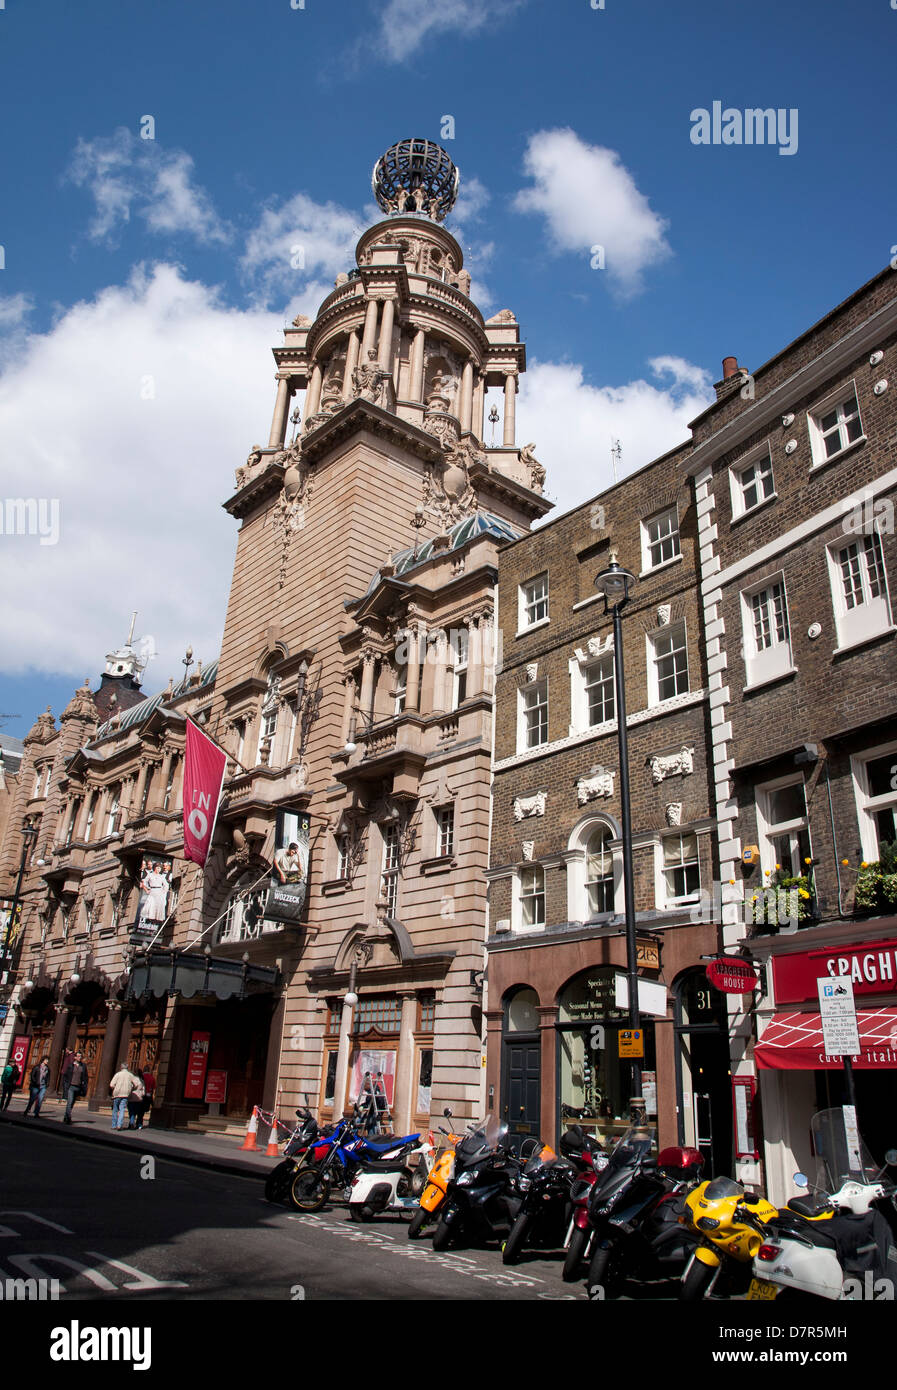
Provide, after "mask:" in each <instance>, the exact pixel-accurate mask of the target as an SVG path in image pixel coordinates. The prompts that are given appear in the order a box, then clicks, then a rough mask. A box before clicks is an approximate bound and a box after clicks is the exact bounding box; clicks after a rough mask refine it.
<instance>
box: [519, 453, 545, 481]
mask: <svg viewBox="0 0 897 1390" xmlns="http://www.w3.org/2000/svg"><path fill="white" fill-rule="evenodd" d="M535 447H536V446H535V444H524V446H523V448H522V449H521V450H520V462H521V463H522V464H523V466H524V468H528V469H529V480H530V483H529V485H530V487H531V488H532V490H533V492H541V491H542V488H543V486H544V484H545V479H546V477H547V474H546V472H545V469H544V468H543V467H542V465H541V463H540V462H539V460H538V459H537V458H536V455H535V453H534V450H535Z"/></svg>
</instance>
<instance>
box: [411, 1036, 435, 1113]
mask: <svg viewBox="0 0 897 1390" xmlns="http://www.w3.org/2000/svg"><path fill="white" fill-rule="evenodd" d="M432 1096H433V1049H432V1047H421V1048H419V1049H418V1053H417V1097H416V1100H415V1114H417V1115H429V1113H430V1105H431V1103H432Z"/></svg>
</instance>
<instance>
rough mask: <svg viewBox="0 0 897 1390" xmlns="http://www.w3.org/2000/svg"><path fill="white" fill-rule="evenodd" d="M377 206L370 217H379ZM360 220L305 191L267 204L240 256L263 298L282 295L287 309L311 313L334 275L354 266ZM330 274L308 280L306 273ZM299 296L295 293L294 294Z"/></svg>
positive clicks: (327, 288)
mask: <svg viewBox="0 0 897 1390" xmlns="http://www.w3.org/2000/svg"><path fill="white" fill-rule="evenodd" d="M382 215H383V214H382V213H380V212H379V210H378V211H377V214H376V217H375V218H374V219H373V220H375V221H378V220H379V219H380V218H381V217H382ZM365 225H367V224H365V223H363V222H362V221H361V219H360V217H359V215H358V214H357V213H354V212H351V211H349V210H348V209H347V208H343V207H340V206H339V205H338V204H337V203H316V202H315V201H314V199H312V198H309V197H308V196H307V194H305V193H297V194H296V195H295V197H293V198H290V199H289V200H288V201H287V202H285V203H282V204H281V205H280V206H279V207H278V206H270V207H267V208H266V209H265V210H264V212H263V213H262V215H261V217H260V219H259V221H258V223H257V224H256V226H255V227H253V229H252V230H251V231H250V232H249V234H248V236H247V238H246V246H245V250H244V253H243V256H242V258H241V261H240V266H241V269H242V270H243V273H244V275H245V276H246V277H247V279H248V280H249V281H250V283H252V284H253V285H254V287H255V289H256V291H257V294H258V296H259V300H260V302H262V303H266V304H267V303H269V302H270V301H271V300H272V298H274V297H275V296H279V297H281V298H282V297H283V296H286V297H288V298H290V300H291V308H292V310H293V312H294V313H295V312H296V307H297V306H298V307H299V308H301V310H302V312H303V313H313V312H314V311H315V310H316V309H317V307H318V305H319V304H320V302H321V300H322V299H323V298H324V297H325V295H327V294H328V293H329V292H330V291H331V290H332V289H333V278H332V277H335V276H336V275H338V274H339V272H340V271H348V270H350V269H351V268H352V267H354V265H355V243H356V242H357V241H358V238H359V237H360V235H361V233H362V231H363V230H364V227H365ZM315 272H317V273H318V276H320V275H322V274H323V275H324V276H329V277H331V279H330V281H329V283H328V282H327V281H326V280H322V279H320V278H319V279H317V280H315V281H313V282H309V276H310V275H311V274H313V273H315ZM297 296H299V298H297Z"/></svg>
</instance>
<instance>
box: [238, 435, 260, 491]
mask: <svg viewBox="0 0 897 1390" xmlns="http://www.w3.org/2000/svg"><path fill="white" fill-rule="evenodd" d="M261 461H262V446H261V444H253V446H252V448H251V449H250V450H249V455H248V457H247V459H246V462H245V463H244V465H243V467H242V468H238V469H237V470H236V472H235V474H234V481H235V482H236V485H237V487H238V488H241V487H244V486H245V484H246V483H248V482H249V481H250V479H251V478H252V477H253V476H254V474H255V473H256V472H257V471H258V466H259V464H260V463H261Z"/></svg>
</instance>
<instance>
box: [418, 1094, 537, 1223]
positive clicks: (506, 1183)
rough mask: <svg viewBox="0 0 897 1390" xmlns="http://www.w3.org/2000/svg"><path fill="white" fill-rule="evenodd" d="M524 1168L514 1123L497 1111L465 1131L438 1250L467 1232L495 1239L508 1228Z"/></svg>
mask: <svg viewBox="0 0 897 1390" xmlns="http://www.w3.org/2000/svg"><path fill="white" fill-rule="evenodd" d="M521 1167H522V1164H521V1161H520V1160H519V1159H518V1158H517V1157H516V1156H515V1155H514V1154H512V1153H511V1151H510V1149H509V1147H508V1126H507V1125H504V1124H499V1122H498V1120H496V1119H495V1117H494V1116H492V1115H490V1116H489V1118H488V1119H487V1120H484V1121H483V1123H482V1124H479V1125H477V1126H476V1127H475V1128H474V1129H472V1130H471V1132H470V1133H468V1134H467V1135H465V1137H464V1138H463V1139H462V1140H461V1141H460V1143H459V1144H457V1146H456V1148H455V1176H454V1177H453V1178H452V1179H451V1181H450V1182H449V1184H448V1189H447V1191H446V1196H445V1200H444V1202H443V1203H442V1205H441V1208H440V1213H439V1223H438V1225H437V1227H436V1230H435V1232H434V1234H433V1249H434V1250H447V1249H448V1247H449V1245H450V1244H451V1243H452V1241H457V1240H459V1239H460V1238H461V1237H462V1235H466V1236H467V1238H468V1239H472V1238H475V1237H479V1238H481V1239H482V1238H485V1239H487V1240H488V1239H494V1238H495V1236H496V1234H497V1232H498V1231H500V1230H505V1229H507V1227H508V1226H509V1225H510V1221H511V1212H510V1206H509V1202H510V1200H512V1199H513V1197H514V1195H515V1192H514V1185H515V1178H516V1175H517V1173H518V1172H519V1171H520V1168H521Z"/></svg>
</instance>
